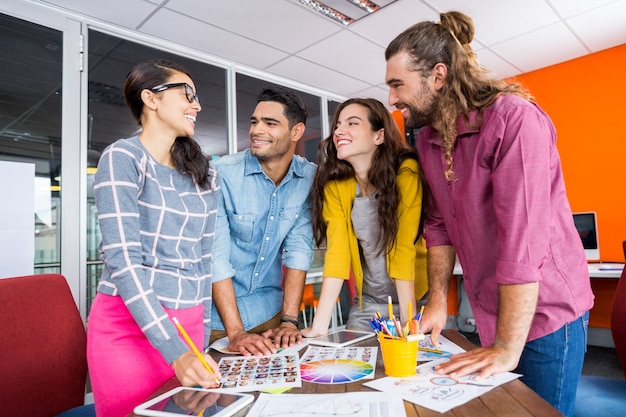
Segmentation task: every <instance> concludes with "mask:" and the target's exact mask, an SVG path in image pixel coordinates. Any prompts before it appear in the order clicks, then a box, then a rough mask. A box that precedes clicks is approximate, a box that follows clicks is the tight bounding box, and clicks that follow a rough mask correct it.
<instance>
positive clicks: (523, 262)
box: [416, 95, 593, 346]
mask: <svg viewBox="0 0 626 417" xmlns="http://www.w3.org/2000/svg"><path fill="white" fill-rule="evenodd" d="M476 118H477V113H476V112H474V113H472V114H470V123H466V122H465V120H464V119H463V118H460V119H459V120H458V122H457V138H456V144H455V147H454V151H453V163H454V165H453V170H454V174H455V176H456V178H455V179H454V180H453V181H447V180H446V178H445V176H444V171H445V168H446V163H445V159H444V154H443V149H442V148H441V145H440V141H439V137H438V135H437V133H436V132H435V131H434V130H433V129H432V128H431V127H429V126H427V127H424V128H423V129H421V131H420V132H419V134H418V137H417V143H416V147H417V150H418V153H419V154H420V161H421V165H422V168H423V170H424V175H425V178H426V180H427V182H428V184H429V186H430V188H431V193H432V198H433V200H434V202H433V204H432V206H433V207H432V209H431V211H430V214H429V216H428V217H427V218H426V223H425V237H426V242H427V245H428V246H429V247H431V246H440V245H453V246H454V248H455V250H456V253H457V255H458V257H459V261H460V262H461V266H462V267H463V275H464V285H465V289H466V291H467V295H468V299H469V301H470V303H471V307H472V311H473V313H474V318H475V319H476V325H477V327H478V331H479V334H480V338H481V342H482V344H483V346H490V345H492V344H493V342H494V340H495V335H496V323H497V316H498V302H499V301H498V285H499V284H524V283H531V282H539V284H540V285H539V299H538V305H537V310H536V312H535V316H534V319H533V322H532V326H531V329H530V333H529V336H528V341H531V340H534V339H537V338H540V337H542V336H545V335H547V334H550V333H552V332H554V331H555V330H557V329H559V328H560V327H562V326H563V325H565V324H566V323H569V322H571V321H573V320H575V319H577V318H578V317H579V316H581V315H582V314H583V313H585V312H586V311H587V310H589V309H590V308H591V307H592V306H593V293H592V292H591V286H590V281H589V273H588V271H587V263H586V259H585V255H584V251H583V247H582V244H581V240H580V237H579V236H578V233H577V232H576V229H575V227H574V222H573V218H572V212H571V209H570V206H569V202H568V200H567V196H566V193H565V183H564V180H563V173H562V171H561V163H560V158H559V154H558V151H557V148H556V132H555V129H554V125H553V124H552V122H551V120H550V118H549V117H548V116H547V115H546V114H545V113H544V112H543V111H542V110H541V109H540V108H539V107H538V106H537V105H536V104H534V103H531V102H528V101H526V100H524V99H522V98H520V97H517V96H514V95H505V96H502V97H500V98H498V99H497V100H496V102H495V103H494V104H492V105H491V106H489V107H488V108H487V109H485V110H484V112H483V122H482V125H481V127H480V128H479V129H477V128H474V127H472V125H474V124H475V121H476ZM529 314H532V312H529Z"/></svg>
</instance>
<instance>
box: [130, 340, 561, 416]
mask: <svg viewBox="0 0 626 417" xmlns="http://www.w3.org/2000/svg"><path fill="white" fill-rule="evenodd" d="M443 334H444V336H445V337H447V338H448V339H450V340H451V341H453V342H454V343H456V344H458V345H459V346H461V347H462V348H464V349H466V350H470V349H473V348H474V347H475V346H474V345H473V344H472V343H471V342H470V341H469V340H467V339H466V338H465V337H463V336H462V335H461V334H460V333H458V332H456V331H455V330H450V329H448V330H444V332H443ZM372 343H376V339H375V338H372V339H368V340H367V341H364V342H362V343H361V344H359V346H367V345H371V344H372ZM212 353H215V352H212ZM220 356H222V355H221V354H219V353H215V355H214V357H215V359H216V360H218V361H219V358H220ZM384 376H385V368H384V365H383V362H382V357H381V355H380V351H379V354H378V360H377V363H376V375H375V377H376V378H383V377H384ZM366 381H367V380H366ZM363 382H365V381H358V382H352V383H349V384H334V385H326V384H315V383H311V382H307V381H302V387H301V388H293V389H291V390H290V391H288V392H289V393H293V394H300V393H302V394H312V393H324V394H328V393H342V392H352V391H375V390H373V389H371V388H369V387H365V386H363V384H362V383H363ZM178 385H180V384H179V383H178V380H177V379H176V378H173V379H171V380H170V381H168V382H167V383H166V384H165V385H163V387H161V388H160V389H159V390H158V391H157V392H155V393H154V395H153V397H155V396H156V395H159V394H162V393H164V392H166V391H168V390H170V389H172V388H174V387H176V386H178ZM251 394H254V395H257V394H258V393H257V392H253V393H251ZM404 406H405V410H406V414H407V416H408V417H434V416H437V417H441V416H443V417H461V416H470V415H472V416H481V417H492V416H493V417H495V416H503V415H506V416H515V417H562V415H561V414H560V413H559V412H558V411H557V410H556V409H555V408H554V407H552V406H551V405H550V404H548V403H547V402H546V401H545V400H543V399H542V398H541V397H539V396H538V395H537V394H536V393H535V392H534V391H532V390H531V389H530V388H528V387H527V386H526V385H524V384H523V383H522V382H521V381H519V380H514V381H511V382H508V383H506V384H504V385H501V386H499V387H496V388H494V389H493V390H491V391H489V392H488V393H486V394H484V395H481V396H480V397H478V398H475V399H473V400H471V401H470V402H468V403H465V404H464V405H462V406H459V407H456V408H454V409H452V410H450V411H449V412H447V413H443V414H442V413H438V412H436V411H432V410H429V409H426V408H423V407H420V406H419V405H416V404H413V403H410V402H407V401H405V402H404ZM247 410H248V409H246V410H244V411H242V412H240V413H238V414H237V416H238V417H240V416H244V415H245V414H246V413H247ZM134 416H135V415H134V414H131V416H129V417H134Z"/></svg>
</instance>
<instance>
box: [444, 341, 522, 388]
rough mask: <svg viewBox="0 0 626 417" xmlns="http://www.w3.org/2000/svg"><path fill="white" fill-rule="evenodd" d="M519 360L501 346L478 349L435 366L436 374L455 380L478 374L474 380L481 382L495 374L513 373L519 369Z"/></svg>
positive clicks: (517, 356)
mask: <svg viewBox="0 0 626 417" xmlns="http://www.w3.org/2000/svg"><path fill="white" fill-rule="evenodd" d="M519 358H520V356H519V354H518V353H515V352H509V351H507V350H506V349H504V348H503V347H500V346H491V347H488V348H478V349H472V350H470V351H468V352H464V353H458V354H456V355H452V356H451V357H450V361H449V362H445V363H442V364H440V365H437V366H435V372H437V373H438V374H441V375H449V376H451V377H453V378H461V377H463V376H465V375H470V374H473V373H478V375H476V377H474V380H476V381H480V380H483V379H485V378H489V377H490V376H491V375H493V374H498V373H501V372H508V371H512V370H513V369H515V368H516V367H517V364H518V362H519Z"/></svg>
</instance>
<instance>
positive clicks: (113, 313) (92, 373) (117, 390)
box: [87, 293, 204, 417]
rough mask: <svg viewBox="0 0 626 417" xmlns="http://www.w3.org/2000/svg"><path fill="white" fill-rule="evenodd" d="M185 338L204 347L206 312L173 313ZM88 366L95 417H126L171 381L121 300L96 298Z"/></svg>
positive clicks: (89, 329) (165, 366)
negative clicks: (185, 334) (204, 317)
mask: <svg viewBox="0 0 626 417" xmlns="http://www.w3.org/2000/svg"><path fill="white" fill-rule="evenodd" d="M164 310H165V312H166V313H167V314H168V316H169V317H170V318H171V317H172V316H176V318H177V319H178V321H179V322H180V323H181V324H182V325H183V327H184V328H185V330H187V333H189V336H190V337H191V339H192V340H193V342H194V343H195V344H196V346H198V347H201V346H203V345H204V324H203V322H202V320H203V316H204V306H203V305H198V306H196V307H193V308H187V309H180V310H171V309H167V308H164ZM87 361H88V364H89V378H90V381H91V387H92V390H93V396H94V403H95V407H96V415H97V416H98V417H126V416H127V415H128V414H130V413H132V411H133V409H134V408H135V407H136V406H137V405H139V404H141V403H142V402H144V401H146V400H147V399H148V397H150V395H151V394H153V393H154V392H155V391H156V390H157V389H158V388H159V387H161V386H162V385H163V384H164V383H165V382H167V381H168V380H169V379H171V378H172V377H173V376H174V369H173V368H172V366H171V365H170V364H168V363H167V362H166V361H165V359H164V358H163V356H162V355H161V354H160V353H159V351H158V350H156V349H155V348H154V347H153V346H152V345H151V344H150V342H149V341H148V339H147V338H146V336H145V335H144V333H143V332H142V331H141V329H140V328H139V326H138V325H137V323H136V322H135V319H134V318H133V317H132V316H131V314H130V312H129V311H128V308H127V307H126V305H125V304H124V302H123V301H122V298H121V297H113V296H109V295H104V294H100V293H98V294H97V295H96V298H95V299H94V302H93V305H92V307H91V311H90V314H89V318H88V326H87Z"/></svg>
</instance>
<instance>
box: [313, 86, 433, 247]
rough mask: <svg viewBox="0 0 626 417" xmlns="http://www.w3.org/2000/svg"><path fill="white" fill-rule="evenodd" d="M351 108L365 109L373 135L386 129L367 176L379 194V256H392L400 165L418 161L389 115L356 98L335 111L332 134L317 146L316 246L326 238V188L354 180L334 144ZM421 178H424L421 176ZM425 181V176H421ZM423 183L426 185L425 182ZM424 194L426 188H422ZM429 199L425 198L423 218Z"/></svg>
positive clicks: (372, 101)
mask: <svg viewBox="0 0 626 417" xmlns="http://www.w3.org/2000/svg"><path fill="white" fill-rule="evenodd" d="M351 104H358V105H359V106H362V107H364V108H365V109H366V110H367V113H368V120H369V122H370V124H371V125H372V131H374V132H376V131H378V130H380V129H384V132H385V133H384V134H385V140H384V142H383V143H381V144H380V145H378V146H377V147H376V151H375V153H374V156H373V159H372V166H371V168H370V170H369V173H368V180H369V182H370V184H372V185H373V186H374V187H375V188H376V190H377V192H376V201H377V207H378V209H377V212H378V228H379V232H380V238H381V239H380V241H379V246H378V251H379V252H378V253H379V254H382V253H387V252H389V251H390V250H391V249H392V247H393V244H394V242H395V240H396V235H397V233H398V227H399V224H398V214H397V213H398V204H399V202H400V195H399V191H398V187H397V183H396V180H397V176H398V172H399V170H400V165H401V164H402V162H403V161H404V160H405V159H407V158H412V159H415V160H417V154H416V153H415V150H413V149H411V148H409V147H408V145H407V144H406V142H405V141H404V137H403V135H402V134H401V133H400V130H399V129H398V126H397V125H396V122H395V121H394V120H393V118H392V117H391V114H390V113H389V111H388V110H387V109H386V108H385V106H384V105H383V104H382V103H381V102H380V101H378V100H375V99H372V98H353V99H349V100H346V101H344V102H343V103H341V104H340V105H339V107H338V108H337V110H336V111H335V116H334V117H333V122H332V124H331V133H330V134H329V136H328V137H327V138H326V139H324V140H323V141H322V142H320V144H319V146H318V156H317V162H318V168H317V171H316V173H315V177H314V179H313V185H312V187H311V204H312V216H313V219H312V221H313V233H314V236H315V243H316V244H317V245H318V246H319V245H321V243H322V242H323V241H324V239H325V238H326V223H325V222H324V219H323V217H322V209H323V205H324V187H325V186H326V184H327V183H328V182H330V181H333V180H345V179H348V178H352V177H354V176H355V173H354V169H353V168H352V165H350V164H349V163H348V162H347V161H343V160H341V159H339V158H337V148H336V147H335V143H334V141H333V135H334V130H335V128H336V127H337V121H338V119H339V114H340V113H341V111H342V110H343V109H344V108H346V107H347V106H349V105H351ZM418 174H421V173H419V172H418ZM419 177H420V181H422V175H419ZM422 183H423V181H422ZM422 190H424V187H422ZM425 201H426V199H425V198H424V197H423V198H422V202H423V203H422V214H423V211H424V204H425ZM423 217H424V216H423V215H422V216H421V218H420V226H419V230H416V231H415V232H416V238H415V239H416V241H417V239H419V238H420V236H421V235H422V232H423V220H422V219H423Z"/></svg>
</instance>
